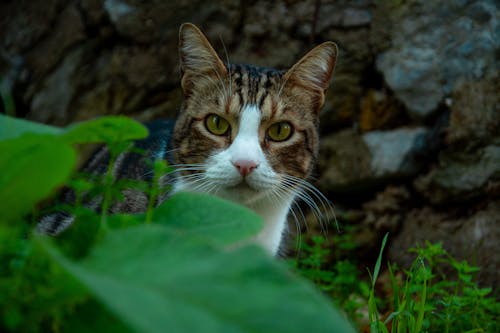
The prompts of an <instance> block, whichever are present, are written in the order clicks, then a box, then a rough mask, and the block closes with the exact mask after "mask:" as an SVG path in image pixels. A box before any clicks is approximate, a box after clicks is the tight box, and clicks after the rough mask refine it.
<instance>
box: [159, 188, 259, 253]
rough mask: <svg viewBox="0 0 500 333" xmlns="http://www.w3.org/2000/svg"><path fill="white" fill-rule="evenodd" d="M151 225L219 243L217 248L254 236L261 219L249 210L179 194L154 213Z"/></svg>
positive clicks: (204, 195) (191, 195)
mask: <svg viewBox="0 0 500 333" xmlns="http://www.w3.org/2000/svg"><path fill="white" fill-rule="evenodd" d="M153 221H154V222H156V223H160V224H166V225H168V226H170V227H172V228H178V232H179V233H184V234H185V233H190V234H193V235H196V236H197V237H204V238H205V239H211V240H213V241H217V242H219V244H220V245H224V244H231V243H234V242H236V241H239V240H242V239H246V238H249V237H250V236H252V235H256V234H257V232H258V231H259V230H260V229H261V228H262V221H261V218H260V217H259V216H258V215H256V214H255V213H254V212H252V211H251V210H249V209H247V208H244V207H242V206H240V205H237V204H234V203H231V202H229V201H226V200H222V199H219V198H217V197H213V196H209V195H206V194H195V193H178V194H176V195H174V196H172V197H171V198H170V199H169V200H167V201H166V202H164V203H163V204H162V205H160V206H159V207H158V208H157V209H156V210H155V211H154V218H153Z"/></svg>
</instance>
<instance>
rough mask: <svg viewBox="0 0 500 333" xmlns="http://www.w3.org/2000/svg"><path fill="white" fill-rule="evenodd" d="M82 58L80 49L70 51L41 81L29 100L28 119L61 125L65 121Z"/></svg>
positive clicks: (67, 116) (74, 91) (74, 90)
mask: <svg viewBox="0 0 500 333" xmlns="http://www.w3.org/2000/svg"><path fill="white" fill-rule="evenodd" d="M81 59H82V49H76V50H74V51H73V52H71V53H70V54H69V55H68V56H67V57H66V58H65V59H64V61H63V63H62V64H61V66H59V67H58V68H57V70H55V71H54V72H53V73H52V74H51V75H49V76H47V77H46V78H45V80H44V81H43V82H42V87H41V88H40V89H39V90H38V91H37V92H36V94H35V95H34V97H33V99H32V101H31V112H30V114H29V119H31V120H35V121H39V122H43V123H52V124H58V125H62V124H65V123H67V121H68V118H69V115H68V111H69V104H70V102H71V99H72V98H73V96H74V95H75V93H76V87H75V86H74V85H73V84H71V82H73V81H74V79H75V76H76V72H77V68H78V66H79V65H80V62H81Z"/></svg>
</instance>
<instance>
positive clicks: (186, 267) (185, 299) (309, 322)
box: [50, 212, 354, 333]
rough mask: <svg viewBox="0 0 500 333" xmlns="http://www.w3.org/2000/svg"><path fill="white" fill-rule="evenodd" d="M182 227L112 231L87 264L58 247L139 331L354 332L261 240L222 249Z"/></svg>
mask: <svg viewBox="0 0 500 333" xmlns="http://www.w3.org/2000/svg"><path fill="white" fill-rule="evenodd" d="M200 215H201V214H200ZM221 215H223V212H221ZM185 225H186V228H187V230H188V231H189V230H190V228H192V227H193V226H194V224H191V223H187V224H185ZM224 228H228V227H227V226H226V225H224V224H220V226H219V227H214V229H218V230H222V229H224ZM181 229H182V228H179V227H178V228H171V227H169V226H168V225H140V226H135V227H130V228H126V229H122V230H114V231H110V232H108V233H107V234H106V236H105V237H104V239H103V240H102V242H100V244H99V245H97V246H96V247H95V248H94V251H93V252H92V253H91V254H90V255H89V257H88V258H86V259H85V260H83V262H81V263H80V264H78V263H74V262H71V261H69V260H67V259H65V258H63V257H61V256H60V255H58V254H57V253H55V252H54V251H53V250H50V252H51V253H52V254H53V256H54V258H55V259H56V260H57V261H59V262H60V263H61V264H62V265H63V266H64V267H66V269H67V270H68V271H69V272H70V273H72V274H73V275H74V276H75V277H76V278H77V279H79V280H80V281H81V282H82V283H83V284H84V285H86V286H87V288H88V289H89V291H90V292H91V293H92V294H93V295H94V296H95V297H96V298H97V299H98V300H99V301H100V302H102V303H103V304H104V306H105V307H106V308H108V309H109V310H110V311H111V312H112V313H113V314H114V315H115V316H116V318H119V319H120V320H121V321H122V322H123V323H126V325H127V326H128V327H130V328H131V329H132V330H135V331H138V332H166V331H168V332H217V333H219V332H304V331H306V330H307V331H311V332H345V333H348V332H354V331H353V329H352V328H351V327H350V325H349V324H348V323H346V321H345V320H344V319H343V318H342V316H341V315H340V314H339V313H338V312H337V311H335V310H334V309H333V308H332V307H331V305H330V302H329V301H327V300H326V299H324V298H323V296H321V295H319V294H317V293H316V292H315V291H314V289H313V288H312V287H311V286H310V285H309V284H307V283H305V282H303V281H301V280H299V279H298V278H296V277H295V276H293V275H291V274H290V273H289V272H288V270H287V269H286V268H285V267H284V266H283V265H282V264H281V263H279V262H277V261H275V260H274V259H272V258H270V257H269V256H267V255H266V254H264V252H263V250H261V249H260V248H257V247H255V246H250V247H244V248H240V249H238V250H233V251H220V250H217V249H216V248H215V247H213V246H212V245H211V244H210V243H208V242H207V243H205V242H203V241H202V240H200V239H199V238H193V237H192V236H193V235H192V234H191V233H190V232H180V231H181ZM236 230H239V229H236ZM233 232H235V233H238V232H237V231H235V229H234V228H233ZM209 234H210V235H213V236H214V237H217V236H216V234H215V233H212V232H210V233H209ZM207 237H208V238H211V237H210V236H207ZM226 240H227V239H226V236H225V235H224V236H222V237H221V240H219V241H215V243H221V242H224V241H226Z"/></svg>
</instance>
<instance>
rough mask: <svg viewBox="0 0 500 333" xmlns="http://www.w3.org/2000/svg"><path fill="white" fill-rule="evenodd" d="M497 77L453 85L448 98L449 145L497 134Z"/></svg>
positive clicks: (499, 102) (499, 82) (499, 107)
mask: <svg viewBox="0 0 500 333" xmlns="http://www.w3.org/2000/svg"><path fill="white" fill-rule="evenodd" d="M499 91H500V76H496V77H493V78H490V79H483V80H480V81H465V82H460V83H458V84H457V86H456V88H455V90H454V91H453V95H452V97H451V98H450V101H449V104H450V109H451V113H450V123H449V126H448V129H447V135H446V140H447V142H448V143H450V144H465V145H467V146H470V145H471V143H472V144H474V143H477V142H487V141H488V140H489V139H491V138H492V136H493V135H494V134H495V133H500V115H499V110H500V94H499V93H498V92H499Z"/></svg>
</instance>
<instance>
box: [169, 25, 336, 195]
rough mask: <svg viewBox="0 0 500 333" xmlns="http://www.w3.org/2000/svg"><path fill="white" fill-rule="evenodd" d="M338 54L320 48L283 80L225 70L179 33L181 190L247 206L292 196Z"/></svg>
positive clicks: (198, 41)
mask: <svg viewBox="0 0 500 333" xmlns="http://www.w3.org/2000/svg"><path fill="white" fill-rule="evenodd" d="M336 52H337V49H336V46H335V44H333V43H325V44H322V45H320V46H318V47H317V48H315V49H314V50H312V51H311V52H309V53H308V54H307V55H306V56H305V57H304V58H302V60H300V61H299V62H298V63H297V64H296V65H295V66H293V67H292V68H291V69H290V70H289V71H287V72H281V71H277V70H273V69H263V68H257V67H254V66H246V65H230V66H225V65H224V64H223V62H222V61H221V60H220V59H219V57H218V56H217V54H216V53H215V51H214V50H213V49H212V47H211V46H210V44H209V43H208V41H207V40H206V38H205V37H204V36H203V34H202V33H201V32H200V31H199V30H198V29H197V28H196V27H194V26H193V25H190V24H186V25H184V26H183V27H182V28H181V32H180V56H181V70H182V75H183V76H182V88H183V92H184V105H183V108H182V110H181V112H180V115H179V117H178V119H177V123H176V126H175V130H174V137H173V143H174V146H175V147H176V150H175V151H174V160H175V163H176V167H177V169H178V170H179V172H180V173H181V175H182V176H181V177H180V183H181V184H182V186H183V187H184V189H188V190H191V191H199V192H209V193H214V194H217V195H219V196H221V197H225V198H228V199H232V200H234V201H237V202H240V203H243V204H247V205H252V203H254V202H256V201H258V200H260V199H266V200H270V199H272V198H278V199H279V198H280V197H283V196H289V195H291V194H293V193H294V191H295V190H296V187H297V185H298V183H299V182H300V180H302V179H305V178H307V177H308V176H309V174H310V173H311V170H312V168H313V165H314V161H315V159H316V156H317V153H318V132H317V128H318V113H319V110H320V108H321V106H322V104H323V100H324V90H325V89H326V87H327V86H328V81H329V79H330V77H331V74H332V71H333V67H334V63H335V56H336Z"/></svg>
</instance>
